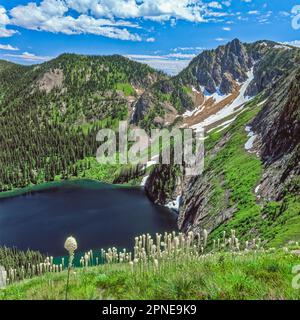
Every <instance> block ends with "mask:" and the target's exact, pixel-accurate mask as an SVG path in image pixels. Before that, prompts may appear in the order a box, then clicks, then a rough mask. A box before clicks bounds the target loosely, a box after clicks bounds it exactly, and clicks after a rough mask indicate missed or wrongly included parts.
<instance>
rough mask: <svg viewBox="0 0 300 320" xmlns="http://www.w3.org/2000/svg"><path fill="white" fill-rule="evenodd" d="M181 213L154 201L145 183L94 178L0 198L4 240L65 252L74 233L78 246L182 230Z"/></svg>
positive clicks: (0, 239)
mask: <svg viewBox="0 0 300 320" xmlns="http://www.w3.org/2000/svg"><path fill="white" fill-rule="evenodd" d="M176 229H177V226H176V215H175V214H174V213H172V212H170V210H169V209H167V208H164V207H160V206H157V205H154V204H153V203H151V202H150V201H149V199H148V198H147V197H146V195H145V193H144V191H143V190H142V189H141V188H124V187H117V186H111V185H106V184H102V183H97V182H94V181H82V182H63V183H60V184H59V185H56V186H51V187H49V188H46V189H43V190H40V191H35V192H31V193H27V194H24V195H20V196H16V197H10V198H4V199H0V245H6V246H9V247H12V246H16V247H18V249H23V250H24V249H27V248H30V249H33V250H39V251H41V252H43V253H48V254H50V255H53V256H58V255H63V254H65V253H66V252H65V250H64V247H63V245H64V240H65V239H66V237H67V236H69V235H73V236H74V237H76V239H77V241H78V246H79V247H78V250H79V251H85V250H89V249H100V248H107V247H110V246H115V247H118V248H123V247H124V248H132V247H133V244H134V237H135V236H137V235H140V234H143V233H150V234H155V233H156V232H164V231H171V230H176Z"/></svg>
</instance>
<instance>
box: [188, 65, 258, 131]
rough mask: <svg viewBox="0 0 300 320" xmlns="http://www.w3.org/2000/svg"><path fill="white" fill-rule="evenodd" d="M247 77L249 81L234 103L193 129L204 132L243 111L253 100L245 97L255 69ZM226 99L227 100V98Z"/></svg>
mask: <svg viewBox="0 0 300 320" xmlns="http://www.w3.org/2000/svg"><path fill="white" fill-rule="evenodd" d="M247 77H248V78H247V80H246V81H245V82H244V83H243V84H242V86H241V89H240V94H239V95H238V97H237V98H236V99H235V100H234V101H233V102H232V103H230V104H229V105H227V106H225V107H224V108H223V109H222V110H220V111H218V112H217V113H215V114H213V115H211V116H209V117H208V118H207V119H205V120H204V121H202V122H200V123H198V124H195V125H193V126H192V129H195V130H196V131H198V130H202V129H203V128H204V127H207V126H209V125H211V124H213V123H215V122H217V121H220V120H222V119H224V118H226V117H228V116H230V115H232V114H234V113H235V112H236V111H237V109H241V108H242V107H243V106H244V105H245V104H246V102H248V101H249V100H251V97H249V96H245V93H246V90H247V88H248V86H249V85H250V83H251V81H252V80H253V79H254V73H253V68H252V69H251V70H250V71H248V73H247ZM225 98H226V96H225ZM223 99H224V96H223Z"/></svg>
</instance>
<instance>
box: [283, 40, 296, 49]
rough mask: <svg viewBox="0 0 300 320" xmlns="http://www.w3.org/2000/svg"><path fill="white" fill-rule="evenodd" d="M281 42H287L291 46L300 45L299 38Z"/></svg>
mask: <svg viewBox="0 0 300 320" xmlns="http://www.w3.org/2000/svg"><path fill="white" fill-rule="evenodd" d="M282 44H287V45H289V46H293V47H300V40H293V41H286V42H283V43H282Z"/></svg>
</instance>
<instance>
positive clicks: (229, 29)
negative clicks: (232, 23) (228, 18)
mask: <svg viewBox="0 0 300 320" xmlns="http://www.w3.org/2000/svg"><path fill="white" fill-rule="evenodd" d="M223 30H224V31H231V28H230V27H223Z"/></svg>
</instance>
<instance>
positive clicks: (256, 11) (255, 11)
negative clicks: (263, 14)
mask: <svg viewBox="0 0 300 320" xmlns="http://www.w3.org/2000/svg"><path fill="white" fill-rule="evenodd" d="M248 14H251V15H255V14H259V11H258V10H251V11H248Z"/></svg>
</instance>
